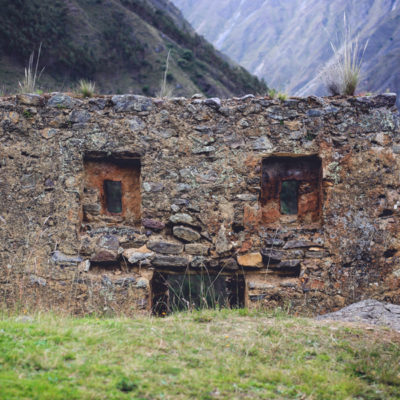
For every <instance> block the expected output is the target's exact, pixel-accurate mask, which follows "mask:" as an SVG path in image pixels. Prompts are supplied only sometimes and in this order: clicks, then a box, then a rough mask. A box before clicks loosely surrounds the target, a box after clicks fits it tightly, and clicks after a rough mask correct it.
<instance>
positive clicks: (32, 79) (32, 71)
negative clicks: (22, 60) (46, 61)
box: [18, 43, 44, 93]
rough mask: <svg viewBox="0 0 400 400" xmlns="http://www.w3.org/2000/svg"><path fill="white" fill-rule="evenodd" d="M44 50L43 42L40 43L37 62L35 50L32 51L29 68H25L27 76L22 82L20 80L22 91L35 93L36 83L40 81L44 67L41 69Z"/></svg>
mask: <svg viewBox="0 0 400 400" xmlns="http://www.w3.org/2000/svg"><path fill="white" fill-rule="evenodd" d="M41 52H42V43H40V45H39V49H38V54H37V57H36V63H35V51H32V53H31V55H30V57H29V62H28V66H27V68H25V77H24V80H23V81H22V82H18V84H19V88H20V91H21V93H35V90H36V84H37V82H38V81H39V79H40V77H41V75H42V73H43V71H44V67H43V68H42V69H41V71H39V60H40V54H41Z"/></svg>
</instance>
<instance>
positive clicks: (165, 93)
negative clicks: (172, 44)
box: [156, 49, 174, 98]
mask: <svg viewBox="0 0 400 400" xmlns="http://www.w3.org/2000/svg"><path fill="white" fill-rule="evenodd" d="M170 56H171V49H169V51H168V55H167V60H166V63H165V71H164V76H163V79H162V80H161V84H160V86H161V87H160V90H159V91H158V92H157V93H156V96H157V97H160V98H164V97H166V98H170V97H172V96H173V94H174V88H173V86H171V85H169V84H168V83H167V77H168V70H169V59H170Z"/></svg>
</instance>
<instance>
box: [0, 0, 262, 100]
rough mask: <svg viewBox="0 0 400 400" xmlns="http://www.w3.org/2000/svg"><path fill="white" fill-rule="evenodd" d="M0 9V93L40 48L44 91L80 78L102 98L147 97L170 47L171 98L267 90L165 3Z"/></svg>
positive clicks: (57, 2) (70, 1)
mask: <svg viewBox="0 0 400 400" xmlns="http://www.w3.org/2000/svg"><path fill="white" fill-rule="evenodd" d="M0 8H1V13H0V90H1V89H2V87H5V89H6V90H8V91H10V90H11V91H13V90H15V89H16V87H17V84H18V81H19V80H21V79H22V78H23V69H24V66H25V65H26V64H27V60H28V58H29V54H30V53H31V52H32V50H34V49H38V47H39V44H40V43H42V45H43V50H42V56H41V59H40V64H41V66H45V72H44V75H43V80H42V88H43V89H44V90H66V89H69V88H70V87H73V86H74V85H75V84H76V81H77V80H78V79H82V78H84V79H90V80H94V81H95V82H96V84H97V88H98V89H99V91H100V92H104V93H110V92H114V93H118V92H133V91H134V92H136V93H143V94H149V95H154V94H155V93H156V92H157V90H159V88H160V81H161V79H162V75H163V71H164V69H165V63H166V59H167V54H168V51H169V50H170V49H171V58H170V69H169V73H168V77H167V78H168V82H169V84H170V85H171V87H173V88H174V94H175V95H186V96H189V95H192V94H193V93H196V92H203V93H204V94H206V95H208V96H214V95H217V96H221V97H226V96H232V95H240V94H245V93H248V92H258V93H262V92H265V91H266V89H267V88H266V85H265V84H264V83H262V82H260V81H259V80H258V79H257V78H255V77H253V76H251V75H250V74H249V73H248V72H247V71H245V70H244V69H243V68H242V67H239V66H237V65H236V64H233V62H231V61H229V59H227V58H225V57H224V56H222V55H221V54H220V53H218V52H216V51H215V49H214V48H213V47H212V45H210V44H209V43H208V42H207V41H206V40H204V39H203V38H202V37H200V36H199V35H197V34H196V33H195V32H194V30H193V29H192V28H191V26H190V24H189V23H188V22H187V21H186V20H185V19H184V18H183V17H182V14H181V13H180V12H179V11H178V9H177V8H176V7H175V6H174V5H173V4H172V3H171V2H170V1H168V0H15V1H12V2H10V1H9V0H0ZM3 90H4V89H3Z"/></svg>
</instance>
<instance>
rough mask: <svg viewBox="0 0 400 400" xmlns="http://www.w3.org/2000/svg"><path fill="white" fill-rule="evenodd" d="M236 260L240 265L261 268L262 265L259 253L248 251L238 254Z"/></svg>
mask: <svg viewBox="0 0 400 400" xmlns="http://www.w3.org/2000/svg"><path fill="white" fill-rule="evenodd" d="M237 261H238V263H239V265H241V266H242V267H255V268H261V267H262V266H263V264H262V257H261V254H260V253H248V254H244V255H242V256H238V257H237Z"/></svg>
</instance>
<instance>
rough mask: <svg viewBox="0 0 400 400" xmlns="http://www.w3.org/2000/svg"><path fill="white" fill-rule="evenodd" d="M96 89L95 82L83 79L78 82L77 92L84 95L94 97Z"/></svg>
mask: <svg viewBox="0 0 400 400" xmlns="http://www.w3.org/2000/svg"><path fill="white" fill-rule="evenodd" d="M95 89H96V84H95V83H94V82H91V81H86V80H84V79H81V80H80V81H79V83H78V88H77V93H79V94H81V95H82V96H83V97H93V95H94V92H95Z"/></svg>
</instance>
